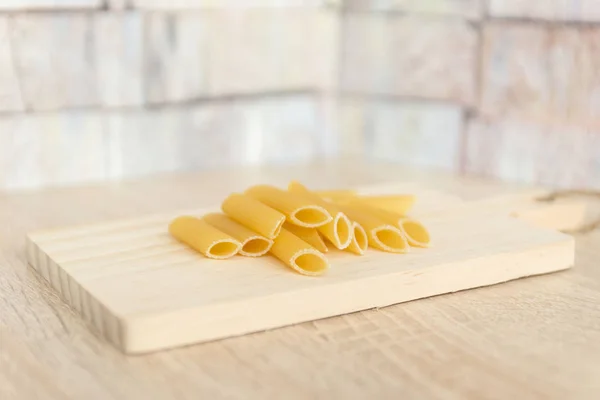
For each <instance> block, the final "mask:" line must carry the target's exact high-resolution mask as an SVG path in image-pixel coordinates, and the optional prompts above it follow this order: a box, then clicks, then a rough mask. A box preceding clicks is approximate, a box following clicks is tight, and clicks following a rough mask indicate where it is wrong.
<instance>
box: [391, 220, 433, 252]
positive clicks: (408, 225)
mask: <svg viewBox="0 0 600 400" xmlns="http://www.w3.org/2000/svg"><path fill="white" fill-rule="evenodd" d="M398 224H399V225H400V230H402V232H404V234H405V235H406V239H407V240H408V244H410V245H411V246H413V247H429V246H431V235H430V234H429V231H428V230H427V228H425V226H424V225H423V224H422V223H420V222H419V221H416V220H414V219H411V218H406V217H405V218H400V220H399V221H398Z"/></svg>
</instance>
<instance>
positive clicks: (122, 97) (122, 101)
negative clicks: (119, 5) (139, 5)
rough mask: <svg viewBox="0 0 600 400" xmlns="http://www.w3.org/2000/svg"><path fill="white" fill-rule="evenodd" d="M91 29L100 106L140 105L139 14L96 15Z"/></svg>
mask: <svg viewBox="0 0 600 400" xmlns="http://www.w3.org/2000/svg"><path fill="white" fill-rule="evenodd" d="M94 28H95V32H96V34H95V37H96V57H95V59H96V61H97V64H96V65H97V68H98V80H99V82H98V90H99V97H100V103H101V105H103V106H108V107H111V106H116V107H118V106H134V105H140V104H143V100H144V99H143V19H142V16H141V14H139V13H125V14H121V13H119V14H108V13H106V14H105V13H102V14H98V15H96V16H95V18H94Z"/></svg>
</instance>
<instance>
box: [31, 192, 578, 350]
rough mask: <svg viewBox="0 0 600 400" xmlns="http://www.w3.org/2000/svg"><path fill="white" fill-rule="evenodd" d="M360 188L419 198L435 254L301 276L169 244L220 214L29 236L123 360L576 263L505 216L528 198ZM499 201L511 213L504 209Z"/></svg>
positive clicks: (346, 260)
mask: <svg viewBox="0 0 600 400" xmlns="http://www.w3.org/2000/svg"><path fill="white" fill-rule="evenodd" d="M363 191H364V192H369V193H385V192H387V193H390V192H406V191H410V192H413V193H417V195H418V199H419V200H418V205H417V206H416V208H415V213H416V214H418V215H419V217H420V218H421V219H422V220H424V222H425V223H426V225H427V226H428V228H429V229H430V231H431V234H432V237H433V241H434V245H433V247H432V248H430V249H412V251H411V252H410V253H409V254H405V255H398V254H388V253H383V252H379V251H376V250H369V251H368V253H367V255H365V256H363V257H359V256H355V255H353V254H349V253H345V252H341V251H330V252H329V253H328V254H327V256H328V257H329V259H330V261H331V264H332V267H331V269H330V271H328V273H327V274H326V275H324V276H321V277H306V276H301V275H298V274H296V273H294V272H293V271H291V270H290V269H288V268H287V267H285V266H284V265H283V264H281V263H280V262H278V261H277V260H275V259H274V258H272V257H270V256H269V257H261V258H257V259H252V258H246V257H234V258H232V259H229V260H225V261H214V260H208V259H206V258H204V257H202V256H200V255H199V254H197V253H195V252H194V251H192V250H190V249H188V248H187V247H185V246H183V245H181V244H180V243H178V242H177V241H175V240H174V239H172V238H171V237H170V236H169V234H168V232H167V226H168V223H169V221H170V220H171V219H172V218H173V217H175V216H177V215H182V214H190V213H191V214H196V215H202V214H204V213H206V212H208V211H213V210H214V209H202V210H187V211H181V210H180V211H174V212H173V213H168V214H164V215H155V216H149V217H146V218H140V219H134V220H126V221H116V222H108V223H104V224H96V225H89V226H80V227H74V228H67V229H61V230H55V231H46V232H38V233H32V234H30V235H28V237H27V257H28V261H29V263H30V264H31V265H32V266H33V268H34V269H35V270H36V271H37V272H38V273H39V274H40V275H41V276H43V277H44V278H45V279H46V280H47V281H48V282H49V283H50V285H51V286H52V287H53V288H54V289H55V290H57V291H58V292H59V293H60V294H61V296H62V297H63V299H64V300H65V301H66V302H67V303H68V304H70V305H71V306H72V307H74V308H75V309H76V310H77V311H78V312H79V313H80V314H81V316H82V317H83V318H84V319H85V320H87V321H88V322H89V325H90V326H91V327H92V328H93V329H94V330H95V331H97V332H99V333H100V334H101V335H102V336H103V337H104V338H106V339H107V340H108V341H110V342H111V343H112V344H114V345H115V346H116V347H118V348H119V349H121V350H122V351H124V352H126V353H144V352H150V351H155V350H159V349H165V348H171V347H176V346H181V345H186V344H192V343H199V342H204V341H209V340H215V339H221V338H225V337H229V336H235V335H241V334H246V333H250V332H256V331H261V330H265V329H271V328H277V327H282V326H285V325H290V324H295V323H300V322H304V321H310V320H315V319H319V318H326V317H331V316H335V315H340V314H345V313H351V312H355V311H359V310H364V309H368V308H375V307H385V306H388V305H391V304H396V303H401V302H405V301H410V300H415V299H419V298H424V297H429V296H435V295H440V294H444V293H451V292H456V291H459V290H465V289H471V288H476V287H481V286H486V285H493V284H497V283H501V282H506V281H509V280H512V279H517V278H521V277H526V276H531V275H538V274H544V273H549V272H553V271H559V270H563V269H566V268H569V267H570V266H572V265H573V262H574V240H573V238H572V237H570V236H568V235H565V234H562V233H559V232H557V231H554V230H550V229H545V228H540V227H536V226H533V225H532V224H531V223H530V222H527V221H523V220H520V219H517V218H512V217H510V216H509V213H510V212H512V211H514V210H513V208H514V206H515V204H517V203H519V204H520V203H522V202H523V199H522V198H521V197H518V196H517V197H514V198H511V200H510V201H508V202H505V201H504V200H502V201H500V202H498V201H496V202H493V201H492V202H489V201H488V202H486V201H482V202H478V203H469V204H468V205H465V204H464V203H463V202H461V201H460V199H457V198H456V197H454V196H451V195H448V194H444V193H440V192H436V191H434V190H420V191H419V190H417V189H414V188H407V187H406V186H402V185H400V186H394V185H388V186H381V185H378V186H377V187H371V188H365V189H364V190H363ZM515 199H519V200H518V201H517V202H515ZM503 202H504V203H506V204H508V205H507V206H498V203H501V204H502V203H503ZM477 204H479V205H478V206H477ZM490 204H491V205H492V206H490ZM428 210H429V211H428ZM532 290H533V289H532Z"/></svg>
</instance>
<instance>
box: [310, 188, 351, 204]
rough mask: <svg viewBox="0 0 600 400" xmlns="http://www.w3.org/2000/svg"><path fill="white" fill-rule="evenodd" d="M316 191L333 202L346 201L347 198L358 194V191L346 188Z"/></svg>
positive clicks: (318, 194)
mask: <svg viewBox="0 0 600 400" xmlns="http://www.w3.org/2000/svg"><path fill="white" fill-rule="evenodd" d="M314 193H315V194H316V195H317V196H319V197H321V198H324V199H328V200H331V201H333V202H338V201H341V202H344V201H345V200H348V199H351V198H353V197H355V196H356V191H354V190H346V189H337V190H316V191H315V192H314Z"/></svg>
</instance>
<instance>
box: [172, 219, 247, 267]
mask: <svg viewBox="0 0 600 400" xmlns="http://www.w3.org/2000/svg"><path fill="white" fill-rule="evenodd" d="M169 233H171V235H173V237H175V238H176V239H177V240H179V241H180V242H182V243H185V244H187V245H188V246H189V247H191V248H193V249H194V250H196V251H198V252H200V253H202V254H203V255H205V256H206V257H208V258H214V259H217V260H222V259H225V258H229V257H231V256H234V255H235V254H237V252H238V251H239V250H240V248H241V247H242V245H241V244H240V242H238V241H237V240H235V239H234V238H232V237H231V236H229V235H227V234H225V233H223V232H221V231H220V230H218V229H217V228H215V227H213V226H212V225H210V224H209V223H208V222H206V221H203V220H201V219H198V218H196V217H189V216H183V217H178V218H175V219H174V220H173V221H172V222H171V224H170V225H169Z"/></svg>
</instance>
